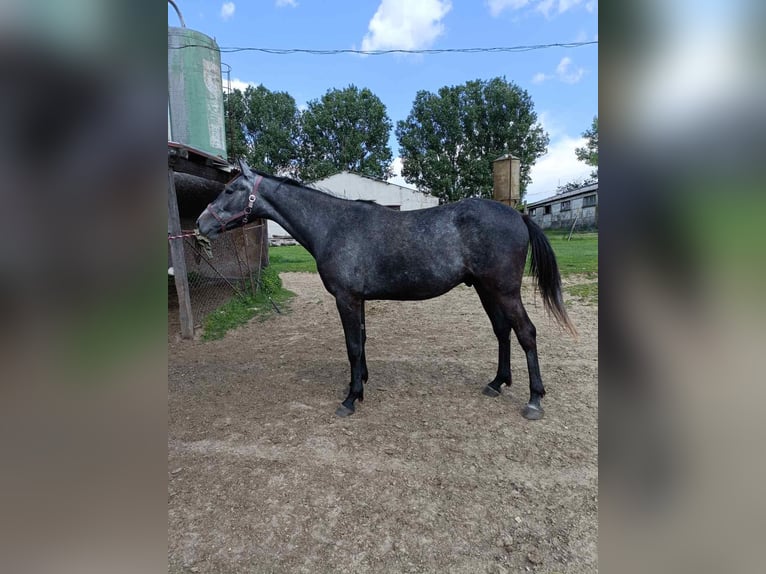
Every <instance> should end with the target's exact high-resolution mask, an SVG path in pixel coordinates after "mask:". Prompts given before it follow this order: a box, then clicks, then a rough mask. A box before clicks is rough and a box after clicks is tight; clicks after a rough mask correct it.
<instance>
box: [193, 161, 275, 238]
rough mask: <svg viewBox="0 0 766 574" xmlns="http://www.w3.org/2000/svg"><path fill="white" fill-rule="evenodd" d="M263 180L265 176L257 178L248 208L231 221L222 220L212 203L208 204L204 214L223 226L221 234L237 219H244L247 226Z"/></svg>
mask: <svg viewBox="0 0 766 574" xmlns="http://www.w3.org/2000/svg"><path fill="white" fill-rule="evenodd" d="M262 180H263V176H262V175H259V176H257V177H256V178H255V183H254V184H253V193H251V194H250V197H248V198H247V207H246V208H245V209H243V210H242V211H240V212H239V213H235V214H234V215H232V216H231V217H230V218H229V219H221V218H220V217H219V216H218V215H217V214H216V212H215V211H213V210H212V208H211V206H212V205H213V204H212V203H208V204H207V207H206V208H205V211H203V213H205V212H208V213H209V214H210V215H212V216H213V217H214V218H215V220H216V221H217V222H218V223H220V224H221V233H223V232H224V231H226V226H227V225H228V224H229V223H231V222H232V221H236V220H237V219H240V218H242V225H245V224H246V223H247V220H248V219H249V218H250V212H251V211H253V204H254V203H255V193H256V192H257V191H258V186H259V185H260V184H261V181H262Z"/></svg>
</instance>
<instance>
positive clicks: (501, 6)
mask: <svg viewBox="0 0 766 574" xmlns="http://www.w3.org/2000/svg"><path fill="white" fill-rule="evenodd" d="M527 4H529V0H487V6H489V13H490V14H492V17H493V18H497V17H498V16H499V15H500V13H501V12H502V11H503V10H506V9H508V8H510V9H511V10H518V9H519V8H523V7H524V6H526V5H527Z"/></svg>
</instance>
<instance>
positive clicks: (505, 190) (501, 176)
mask: <svg viewBox="0 0 766 574" xmlns="http://www.w3.org/2000/svg"><path fill="white" fill-rule="evenodd" d="M520 170H521V160H520V159H519V158H517V157H515V156H512V155H511V154H507V155H504V156H502V157H499V158H497V159H496V160H495V161H494V162H492V177H493V182H494V185H493V190H492V197H493V198H494V199H496V200H497V201H499V202H500V203H504V204H505V205H510V206H511V207H516V206H517V205H518V204H519V201H520V200H521V191H520V173H521V171H520Z"/></svg>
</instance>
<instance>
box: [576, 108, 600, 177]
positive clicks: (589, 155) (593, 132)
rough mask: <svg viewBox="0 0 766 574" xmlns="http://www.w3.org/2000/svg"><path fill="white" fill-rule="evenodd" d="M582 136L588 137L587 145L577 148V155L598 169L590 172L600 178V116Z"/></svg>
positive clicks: (594, 119)
mask: <svg viewBox="0 0 766 574" xmlns="http://www.w3.org/2000/svg"><path fill="white" fill-rule="evenodd" d="M582 137H584V138H587V139H588V142H587V143H586V144H585V147H578V148H577V149H575V155H576V156H577V159H579V160H580V161H584V162H585V163H586V164H588V165H590V166H594V167H595V168H596V169H595V170H593V171H592V172H590V175H591V177H594V178H598V116H595V117H594V118H593V123H592V124H591V126H590V129H589V130H585V131H584V132H583V134H582Z"/></svg>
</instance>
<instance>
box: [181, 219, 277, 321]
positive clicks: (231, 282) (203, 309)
mask: <svg viewBox="0 0 766 574" xmlns="http://www.w3.org/2000/svg"><path fill="white" fill-rule="evenodd" d="M267 237H268V234H267V232H266V222H265V221H256V222H255V223H253V224H251V225H247V226H245V227H241V228H238V229H233V230H231V231H227V232H226V233H223V234H221V235H219V236H218V237H216V238H215V239H212V240H211V241H210V247H211V252H212V257H210V256H209V255H208V254H207V253H205V251H204V250H203V249H202V248H201V247H200V246H198V245H197V244H196V242H195V239H194V237H184V238H183V239H182V241H183V244H184V255H185V260H186V273H187V277H188V281H189V294H190V298H191V305H192V315H193V318H194V326H195V328H196V327H199V326H201V325H202V324H203V322H204V320H205V317H206V316H207V315H208V314H209V313H211V312H212V311H215V310H216V309H217V308H218V307H220V306H221V305H223V304H224V303H226V302H227V301H229V300H230V299H231V298H232V297H236V296H243V295H246V294H252V293H254V292H255V291H256V288H257V287H258V281H259V280H260V270H261V267H262V266H263V265H264V264H267V261H268V240H267ZM178 312H179V311H178V295H177V293H176V288H175V283H174V280H173V277H170V278H169V281H168V322H169V329H171V330H173V329H174V328H175V327H176V326H177V325H180V322H179V319H178ZM175 330H176V331H179V330H180V327H179V328H178V329H175Z"/></svg>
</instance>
